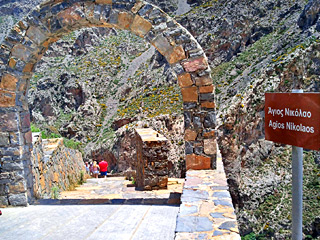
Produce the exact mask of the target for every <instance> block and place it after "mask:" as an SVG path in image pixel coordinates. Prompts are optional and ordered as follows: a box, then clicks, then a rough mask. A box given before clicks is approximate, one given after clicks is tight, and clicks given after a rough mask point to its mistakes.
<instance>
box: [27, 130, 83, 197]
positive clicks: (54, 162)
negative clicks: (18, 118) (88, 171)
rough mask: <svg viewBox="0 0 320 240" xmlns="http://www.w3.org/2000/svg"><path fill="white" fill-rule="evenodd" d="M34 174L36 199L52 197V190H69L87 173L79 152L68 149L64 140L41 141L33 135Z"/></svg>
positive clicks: (36, 135) (39, 137) (37, 135)
mask: <svg viewBox="0 0 320 240" xmlns="http://www.w3.org/2000/svg"><path fill="white" fill-rule="evenodd" d="M33 146H34V147H33V152H32V158H31V160H32V166H33V168H32V172H33V181H34V184H33V189H34V194H35V197H36V198H49V197H51V193H52V190H53V189H52V188H53V187H57V188H59V190H67V189H68V188H69V187H70V186H72V185H73V184H75V183H77V182H78V180H79V179H80V176H81V171H83V173H84V172H85V168H84V162H83V159H82V155H81V153H80V152H79V151H77V150H74V149H69V148H66V147H65V146H64V145H63V138H55V139H41V136H39V134H33Z"/></svg>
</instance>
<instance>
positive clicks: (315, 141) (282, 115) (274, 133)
mask: <svg viewBox="0 0 320 240" xmlns="http://www.w3.org/2000/svg"><path fill="white" fill-rule="evenodd" d="M265 135H266V140H270V141H273V142H278V143H284V144H290V145H293V146H298V147H304V148H307V149H314V150H319V149H320V93H266V94H265Z"/></svg>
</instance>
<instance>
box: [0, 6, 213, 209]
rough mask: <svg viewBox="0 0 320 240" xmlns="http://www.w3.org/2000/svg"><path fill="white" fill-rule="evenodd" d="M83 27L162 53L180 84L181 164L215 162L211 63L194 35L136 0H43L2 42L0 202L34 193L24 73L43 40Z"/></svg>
mask: <svg viewBox="0 0 320 240" xmlns="http://www.w3.org/2000/svg"><path fill="white" fill-rule="evenodd" d="M84 27H109V28H111V27H114V28H118V29H124V30H129V31H131V32H132V33H134V34H136V35H138V36H140V37H141V38H144V39H145V40H146V41H148V42H150V43H151V44H152V45H153V46H155V47H156V49H157V50H158V51H159V52H160V53H161V54H162V55H163V56H164V57H165V58H166V59H167V61H168V63H169V64H170V65H171V67H172V68H173V70H174V71H175V73H176V75H177V79H178V83H179V85H180V87H181V93H182V98H183V108H184V118H185V141H186V149H185V152H186V165H187V169H210V168H215V162H216V141H215V131H214V129H215V103H214V94H213V92H214V86H213V83H212V79H211V77H210V67H209V65H208V62H207V58H206V56H205V54H204V51H203V50H202V48H201V46H200V45H199V44H198V43H197V41H196V40H195V39H194V37H193V36H192V35H191V34H190V33H189V32H188V31H187V30H186V29H185V28H183V27H182V26H181V25H179V24H178V23H177V22H176V21H175V20H173V19H172V18H171V17H169V16H168V15H167V14H166V13H164V12H163V11H162V10H161V9H159V8H158V7H156V6H154V5H152V4H149V3H146V2H144V1H139V0H49V1H46V2H44V3H43V4H41V5H40V6H38V7H37V8H36V9H34V10H33V11H32V12H31V13H30V14H29V15H28V16H27V17H25V18H24V19H23V20H21V21H19V22H18V23H17V24H16V25H15V26H14V28H13V29H12V31H11V32H10V34H9V35H8V36H7V37H6V39H5V41H4V42H3V43H2V45H1V48H0V79H1V83H0V156H1V168H0V205H1V204H3V205H8V204H11V205H26V204H27V202H28V200H29V201H30V199H32V197H33V192H32V188H33V182H32V172H31V161H30V157H31V150H32V134H31V131H30V114H29V109H28V103H27V91H28V86H29V79H30V78H31V76H32V73H33V70H34V68H35V65H36V63H37V62H38V61H39V60H40V59H41V57H42V56H43V55H44V53H45V52H46V50H47V49H48V48H49V46H50V45H51V44H52V43H54V42H55V41H57V40H58V39H59V38H61V37H62V36H63V35H66V34H67V33H69V32H71V31H74V30H77V29H80V28H84Z"/></svg>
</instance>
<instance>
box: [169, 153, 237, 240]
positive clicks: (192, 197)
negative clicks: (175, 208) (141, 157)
mask: <svg viewBox="0 0 320 240" xmlns="http://www.w3.org/2000/svg"><path fill="white" fill-rule="evenodd" d="M192 239H217V240H236V239H241V238H240V235H239V230H238V225H237V221H236V215H235V213H234V208H233V205H232V200H231V196H230V193H229V191H228V185H227V179H226V176H225V173H224V170H223V165H222V160H221V157H219V158H218V160H217V169H216V170H199V171H193V170H189V171H188V172H187V176H186V181H185V184H184V187H183V193H182V196H181V205H180V211H179V214H178V217H177V226H176V235H175V240H192Z"/></svg>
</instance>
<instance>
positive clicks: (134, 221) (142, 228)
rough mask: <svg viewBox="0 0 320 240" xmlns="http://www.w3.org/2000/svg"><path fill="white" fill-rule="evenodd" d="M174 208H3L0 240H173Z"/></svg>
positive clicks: (175, 211) (116, 206)
mask: <svg viewBox="0 0 320 240" xmlns="http://www.w3.org/2000/svg"><path fill="white" fill-rule="evenodd" d="M178 210H179V208H178V207H176V206H153V205H37V206H34V205H33V206H29V207H26V208H5V209H3V210H2V212H3V215H2V216H1V217H0V239H1V240H20V239H21V240H35V239H37V240H40V239H45V240H49V239H52V240H60V239H61V240H65V239H77V240H78V239H93V240H98V239H110V240H117V239H119V240H122V239H123V240H129V239H132V240H134V239H135V240H138V239H139V240H140V239H145V240H150V239H159V240H162V239H167V240H172V239H174V234H175V232H174V231H175V225H176V217H177V213H178Z"/></svg>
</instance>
